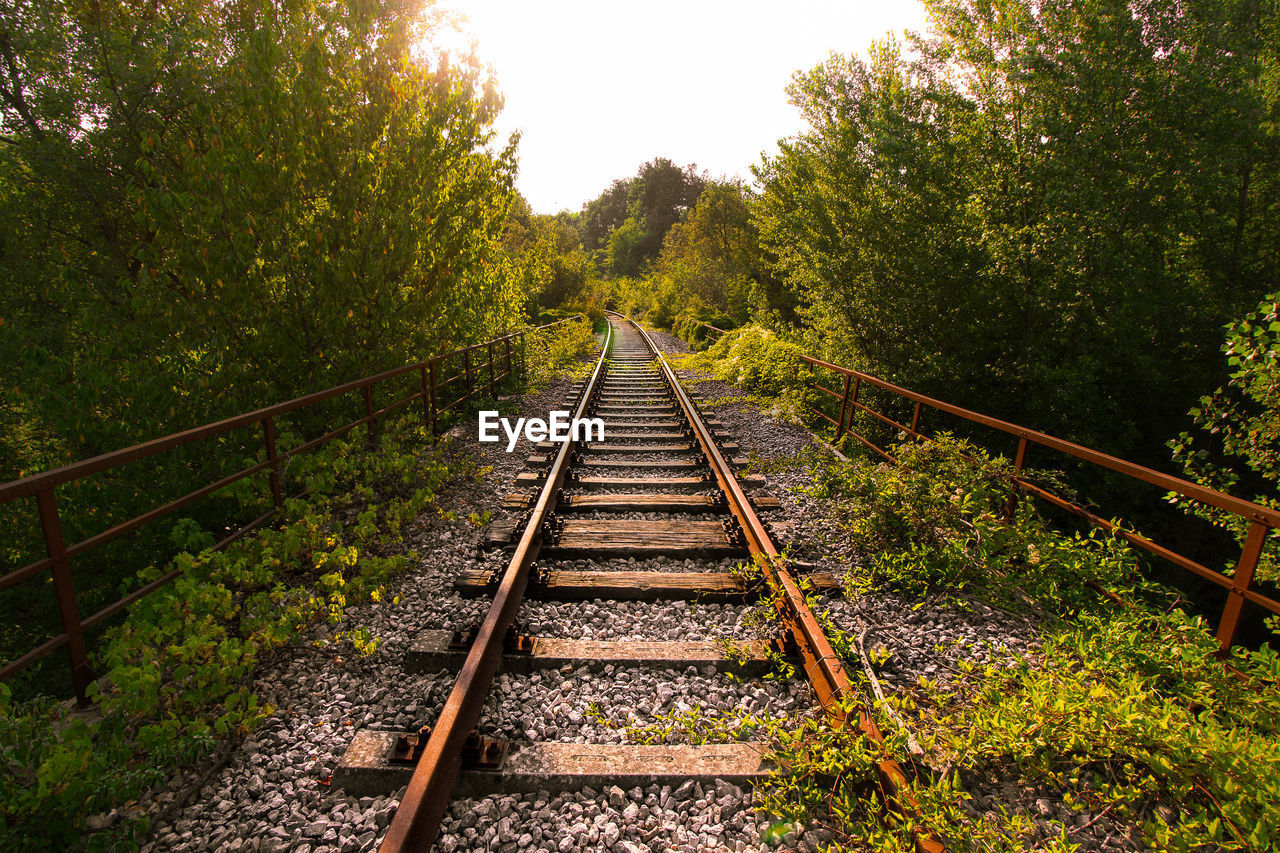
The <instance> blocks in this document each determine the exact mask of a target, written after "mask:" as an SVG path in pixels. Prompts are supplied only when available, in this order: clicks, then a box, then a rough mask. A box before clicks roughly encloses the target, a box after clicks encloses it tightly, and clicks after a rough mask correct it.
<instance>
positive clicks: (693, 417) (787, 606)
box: [636, 325, 946, 853]
mask: <svg viewBox="0 0 1280 853" xmlns="http://www.w3.org/2000/svg"><path fill="white" fill-rule="evenodd" d="M636 330H637V331H639V332H640V334H641V335H643V336H644V339H645V341H647V342H648V344H649V346H650V348H652V349H653V352H654V354H655V355H656V356H657V361H658V364H659V365H661V367H662V371H663V374H664V375H665V376H666V378H667V381H668V382H669V383H670V385H671V387H672V389H673V391H674V393H675V396H676V400H677V402H678V403H679V404H680V407H681V409H682V410H683V411H684V413H685V417H686V418H687V419H688V421H689V423H690V424H691V425H692V426H693V428H694V434H695V435H696V437H697V439H698V443H699V445H701V448H702V452H703V454H704V455H705V456H706V458H707V461H708V462H709V463H710V465H711V470H712V472H713V473H714V474H715V477H716V482H717V484H718V485H719V487H720V488H721V490H722V491H723V492H724V495H725V498H726V499H727V502H728V505H729V509H730V511H731V512H732V513H733V514H734V516H735V517H736V518H737V519H738V522H739V524H741V526H742V530H743V533H744V534H745V538H746V542H747V549H748V550H749V551H750V552H751V556H752V558H753V559H755V562H756V564H757V565H759V566H760V568H761V570H762V571H763V572H764V574H765V577H766V578H767V579H768V582H769V585H770V587H771V588H772V589H773V590H774V591H775V593H776V597H775V599H774V603H775V607H776V609H777V611H778V616H779V617H780V619H781V620H782V624H783V625H784V626H785V627H786V629H787V630H788V631H789V632H790V633H791V635H792V637H794V638H795V641H796V647H797V648H798V649H799V650H800V656H801V658H802V660H803V663H804V672H805V676H806V677H807V678H808V679H809V683H810V684H812V685H813V689H814V693H815V694H816V695H817V697H818V701H819V702H820V703H821V704H822V707H823V709H824V710H825V711H826V712H827V716H828V718H829V719H830V720H831V722H832V724H833V725H836V726H844V725H846V724H847V723H848V718H847V708H848V707H849V700H850V699H851V698H852V697H854V696H855V695H856V694H855V692H854V690H853V686H852V684H851V683H850V681H849V677H848V676H847V675H846V674H845V671H844V667H843V666H842V665H841V663H840V658H839V656H838V655H837V654H836V653H835V650H834V649H832V647H831V641H830V640H828V639H827V635H826V634H825V633H824V632H823V630H822V627H821V626H820V625H819V624H818V620H817V619H816V618H815V617H814V615H813V611H811V610H810V609H809V605H808V604H807V603H806V601H805V596H804V592H803V591H802V590H801V588H800V585H799V584H798V583H797V582H796V579H795V578H794V577H793V576H792V574H791V573H790V572H789V571H788V570H787V567H786V562H785V561H784V560H783V559H782V554H781V552H780V551H779V550H778V547H777V546H776V545H775V544H774V542H773V540H772V539H771V538H770V536H769V533H768V531H767V530H766V529H765V526H764V523H763V522H761V521H760V518H759V516H757V515H756V513H755V510H753V509H752V508H751V501H750V500H749V499H748V498H747V495H746V493H745V492H744V491H743V490H742V486H741V485H740V484H739V483H738V480H737V478H736V477H735V476H734V475H733V469H732V468H731V467H730V465H729V463H728V462H727V461H726V460H725V458H724V455H723V454H722V453H721V452H720V448H718V447H717V446H716V443H715V439H714V438H713V437H712V435H711V432H710V431H709V430H708V429H707V427H706V424H704V423H703V421H702V418H701V417H699V416H698V414H697V410H696V408H695V407H694V405H693V402H692V400H690V399H689V395H688V394H687V393H686V392H685V390H684V388H683V387H682V386H681V385H680V383H679V381H678V380H677V379H676V376H675V374H674V373H673V372H672V370H671V367H670V365H668V364H667V361H666V359H665V358H663V357H662V354H661V351H660V350H659V349H658V348H657V347H656V346H655V345H654V343H653V341H652V340H651V339H650V338H649V335H648V333H647V332H645V331H644V329H642V328H640V326H639V325H636ZM858 729H859V730H860V731H861V732H862V734H863V735H864V736H866V737H867V738H869V739H870V740H871V741H872V742H874V743H878V744H883V743H884V734H883V733H882V732H881V731H880V727H879V726H878V725H877V724H876V721H875V718H874V717H872V715H871V714H870V713H868V711H867V710H866V708H865V707H863V708H860V710H859V712H858ZM876 772H877V776H878V777H879V781H880V786H881V789H882V790H883V791H884V793H885V795H886V796H887V797H888V798H890V799H892V800H894V801H896V802H898V803H899V804H900V806H901V807H902V808H903V810H904V811H905V812H907V813H910V812H912V811H915V810H917V804H916V802H915V800H914V797H913V796H912V794H911V792H910V782H909V781H908V779H907V775H906V773H905V772H904V771H903V769H902V765H901V764H899V763H898V762H897V761H895V760H894V759H892V758H884V759H881V760H880V761H879V762H877V765H876ZM915 845H916V850H917V851H920V853H943V851H945V850H946V848H945V847H944V846H943V844H942V843H941V842H940V841H939V840H938V839H936V838H934V837H932V836H930V835H926V834H923V833H915Z"/></svg>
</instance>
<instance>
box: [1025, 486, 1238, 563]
mask: <svg viewBox="0 0 1280 853" xmlns="http://www.w3.org/2000/svg"><path fill="white" fill-rule="evenodd" d="M1013 481H1014V482H1015V483H1017V484H1018V487H1019V488H1021V489H1024V490H1025V491H1028V492H1030V493H1031V494H1033V495H1035V496H1036V497H1038V498H1041V499H1043V500H1046V501H1048V502H1049V503H1051V504H1053V505H1054V506H1056V507H1058V508H1060V509H1064V510H1066V511H1067V512H1070V513H1073V514H1075V515H1078V516H1080V517H1081V518H1083V519H1085V520H1086V521H1088V522H1089V523H1090V524H1092V525H1093V526H1095V527H1100V528H1102V529H1103V530H1105V531H1107V532H1108V533H1110V534H1112V535H1114V536H1119V537H1120V538H1122V539H1124V540H1125V541H1126V542H1128V543H1129V544H1131V545H1136V546H1137V547H1139V548H1142V549H1143V550H1144V551H1150V552H1151V553H1152V554H1155V555H1156V556H1158V557H1163V558H1164V559H1166V560H1168V561H1169V562H1171V563H1173V564H1174V565H1176V566H1179V567H1181V568H1183V569H1186V570H1187V571H1189V572H1194V573H1195V574H1197V575H1199V576H1200V577H1202V578H1204V579H1205V580H1208V581H1211V582H1213V583H1216V584H1217V585H1218V586H1222V587H1230V586H1231V579H1230V578H1228V577H1227V576H1226V575H1224V574H1223V573H1222V572H1218V571H1214V570H1213V569H1211V568H1209V567H1208V566H1205V565H1202V564H1200V563H1197V562H1196V561H1195V560H1192V559H1189V558H1187V557H1184V556H1182V555H1181V554H1179V553H1177V552H1176V551H1170V550H1169V549H1168V548H1166V547H1164V546H1163V545H1160V544H1157V543H1155V542H1153V541H1151V540H1150V539H1148V538H1147V537H1145V536H1142V535H1141V534H1138V533H1134V532H1133V531H1131V530H1126V529H1125V528H1123V527H1121V526H1120V525H1118V524H1115V523H1114V522H1111V521H1108V520H1107V519H1105V518H1103V517H1102V516H1100V515H1096V514H1094V513H1092V512H1089V510H1087V509H1085V508H1084V507H1082V506H1080V505H1079V504H1075V503H1072V502H1071V501H1069V500H1066V499H1065V498H1060V497H1058V496H1057V495H1055V494H1053V493H1052V492H1049V491H1047V490H1045V489H1042V488H1040V487H1039V486H1037V485H1034V484H1033V483H1029V482H1027V481H1026V480H1024V479H1022V478H1021V477H1014V478H1013Z"/></svg>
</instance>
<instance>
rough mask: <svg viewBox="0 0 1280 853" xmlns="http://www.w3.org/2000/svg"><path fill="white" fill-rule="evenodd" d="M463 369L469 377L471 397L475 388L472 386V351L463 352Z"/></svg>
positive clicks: (468, 386)
mask: <svg viewBox="0 0 1280 853" xmlns="http://www.w3.org/2000/svg"><path fill="white" fill-rule="evenodd" d="M462 369H463V371H464V372H465V373H466V375H467V380H466V382H467V394H468V395H470V394H471V391H472V390H473V386H472V384H471V350H469V349H467V350H463V351H462Z"/></svg>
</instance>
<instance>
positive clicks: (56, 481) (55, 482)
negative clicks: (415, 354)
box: [0, 314, 582, 705]
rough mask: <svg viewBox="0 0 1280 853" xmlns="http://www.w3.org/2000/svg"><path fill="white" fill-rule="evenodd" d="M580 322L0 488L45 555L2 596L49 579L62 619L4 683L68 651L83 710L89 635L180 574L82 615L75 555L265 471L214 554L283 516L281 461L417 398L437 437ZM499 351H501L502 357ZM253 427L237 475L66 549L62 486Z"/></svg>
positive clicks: (5, 673) (2, 672)
mask: <svg viewBox="0 0 1280 853" xmlns="http://www.w3.org/2000/svg"><path fill="white" fill-rule="evenodd" d="M581 316H582V315H580V314H579V315H576V316H574V317H567V318H565V319H563V320H557V321H556V322H554V323H548V324H546V325H544V326H537V327H535V328H532V329H528V330H525V331H520V332H515V333H513V334H509V335H505V336H503V337H499V338H494V339H493V340H489V341H484V342H482V343H478V344H472V345H471V346H467V347H462V348H460V349H454V350H450V351H449V352H445V353H441V354H440V355H437V356H433V357H432V358H429V359H426V360H424V361H419V362H415V363H413V364H407V365H404V366H402V367H397V368H393V369H391V370H386V371H383V372H381V373H377V374H374V375H372V376H366V377H364V378H362V379H356V380H353V381H351V382H346V383H343V384H341V385H336V386H334V387H332V388H328V389H326V390H323V391H317V392H315V393H313V394H307V395H305V396H302V397H297V398H295V399H292V400H288V401H286V402H283V403H277V404H275V405H273V406H267V407H265V408H261V409H257V410H255V411H252V412H246V413H245V414H241V415H236V416H234V417H230V418H225V419H223V420H220V421H216V422H214V423H210V424H205V425H203V426H198V427H193V428H192V429H188V430H184V431H182V432H178V433H173V434H171V435H166V436H162V437H160V438H155V439H152V440H150V441H146V442H143V443H141V444H136V445H134V446H132V447H126V448H123V449H121V450H115V451H112V452H110V453H104V454H102V455H100V456H96V457H93V458H91V459H85V460H81V461H79V462H74V463H72V464H70V465H64V466H62V467H60V468H55V469H52V470H49V471H44V472H41V473H38V474H32V475H30V476H27V477H22V478H20V479H17V480H13V481H10V482H8V483H5V484H3V485H0V504H5V503H8V502H10V501H15V500H20V499H23V498H31V497H34V498H35V500H36V505H37V509H38V513H39V518H40V528H41V535H42V537H43V540H44V546H45V552H46V556H45V557H44V558H42V559H38V560H35V561H33V562H31V563H28V564H27V565H25V566H23V567H22V568H20V569H16V570H14V571H11V572H8V573H6V574H4V575H3V576H0V592H3V591H4V590H6V589H8V588H10V587H12V586H14V585H16V584H19V583H22V582H23V581H27V580H30V579H33V578H37V577H39V576H41V575H45V574H46V573H49V575H50V576H51V579H52V582H53V588H54V594H55V596H56V598H57V605H58V612H59V616H60V617H61V623H62V632H61V633H60V634H57V635H55V636H54V637H52V638H50V639H48V640H46V641H45V642H43V643H41V644H40V645H38V646H36V647H35V648H34V649H31V650H30V651H28V652H27V653H26V654H23V655H21V656H20V657H18V658H15V659H14V660H11V661H8V662H6V663H5V664H4V666H3V667H2V668H0V681H5V680H7V679H9V678H10V677H12V676H13V675H16V674H17V673H18V672H21V671H22V670H24V669H26V668H27V667H29V666H31V665H32V664H33V663H35V662H36V661H38V660H40V659H42V658H44V657H46V656H48V655H50V654H52V653H53V652H55V651H57V650H58V649H60V648H62V647H64V646H65V647H66V648H67V654H68V658H69V663H70V666H71V677H72V682H73V685H74V687H75V692H76V699H77V702H79V703H80V704H81V705H85V704H87V703H88V697H87V694H86V690H87V688H88V686H89V684H90V683H91V682H92V681H93V679H94V673H93V670H92V668H91V666H90V664H89V657H88V649H87V646H86V643H85V636H84V635H85V632H86V631H88V630H90V629H92V628H94V627H95V626H98V625H100V624H102V623H103V622H105V621H106V620H108V619H110V618H111V617H112V616H115V615H116V614H118V613H120V612H121V611H123V610H124V609H125V608H127V607H128V606H129V605H131V604H133V603H134V602H135V601H137V600H139V599H140V598H143V597H144V596H146V595H148V594H150V593H152V592H154V591H155V590H157V589H159V588H160V587H162V586H165V585H166V584H168V583H171V582H172V581H174V580H175V579H176V578H177V577H178V576H179V575H180V574H181V572H180V571H179V570H172V571H169V572H168V573H166V574H164V575H162V576H161V577H159V578H157V579H156V580H154V581H152V582H150V583H148V584H146V585H145V586H142V587H140V588H139V589H136V590H134V591H132V592H130V593H129V594H127V595H124V596H123V597H121V598H119V599H117V600H116V601H114V602H112V603H111V604H108V605H107V606H105V607H103V608H101V609H100V610H98V611H97V612H96V613H93V614H92V615H90V616H84V617H82V616H81V615H80V608H79V603H78V601H77V595H76V588H75V584H74V582H73V580H72V575H71V560H72V559H74V558H77V557H80V556H82V555H84V554H86V553H87V552H89V551H92V550H93V549H95V548H99V547H101V546H103V545H105V544H107V543H108V542H111V541H112V540H115V539H116V538H118V537H120V536H122V535H124V534H126V533H129V532H131V531H134V530H137V529H138V528H140V527H142V526H143V525H144V524H147V523H148V522H151V521H155V520H157V519H159V518H162V517H164V516H167V515H169V514H170V513H172V512H174V511H175V510H178V509H181V508H182V507H184V506H187V505H188V504H191V503H192V502H194V501H196V500H198V499H200V498H202V497H206V496H208V495H211V494H213V493H214V492H217V491H219V490H221V489H224V488H226V487H228V486H230V485H232V484H233V483H236V482H239V481H241V480H244V479H245V478H247V477H251V476H253V475H254V474H259V473H263V472H265V473H266V475H267V478H268V481H269V486H270V491H271V499H272V505H271V507H270V508H269V509H267V511H266V512H264V513H263V514H261V515H260V516H258V517H257V518H255V519H253V520H252V521H250V522H249V523H248V524H245V525H244V526H242V527H240V528H239V529H238V530H236V531H235V532H233V533H231V534H230V535H228V536H226V537H225V538H223V539H222V540H221V541H219V542H218V543H216V544H215V545H214V546H212V550H221V549H223V548H225V547H227V546H228V545H230V544H231V543H232V542H235V541H236V540H237V539H239V538H241V537H242V536H244V535H246V534H247V533H250V532H251V531H253V530H255V529H257V528H258V527H260V526H261V525H263V524H264V523H266V522H267V521H269V520H271V518H272V517H274V516H275V515H276V514H277V513H278V512H279V510H280V509H281V507H282V506H283V505H284V493H283V488H282V480H283V476H282V475H283V470H284V469H283V465H284V463H285V461H286V460H288V459H289V458H290V457H293V456H297V455H299V454H302V453H306V452H307V451H310V450H314V449H315V448H317V447H319V446H320V445H322V444H325V443H326V442H329V441H331V440H333V439H335V438H337V437H339V436H341V435H345V434H346V433H348V432H350V431H352V430H354V429H356V428H357V427H360V426H365V427H366V428H367V429H368V431H369V439H370V441H371V442H376V441H377V438H378V420H379V419H380V418H384V417H386V416H387V415H390V414H391V413H392V412H395V411H397V410H399V409H401V408H403V407H405V406H407V405H409V404H411V403H413V402H415V401H421V403H422V418H423V423H424V425H426V426H427V427H428V428H429V429H430V430H431V433H432V435H433V436H434V435H438V434H439V425H440V417H441V416H442V415H444V414H445V413H447V412H450V411H452V410H455V409H457V408H458V407H460V406H462V405H463V404H465V403H466V402H467V401H469V400H471V399H473V398H475V397H476V396H477V395H478V394H480V393H482V392H484V391H486V390H487V391H489V392H490V393H496V388H497V387H498V384H499V383H501V382H502V381H503V380H505V379H506V378H507V377H509V376H511V375H512V373H513V372H515V370H516V369H517V366H518V368H519V369H520V370H524V369H525V368H526V367H527V353H526V352H525V350H526V348H527V343H528V337H527V336H528V335H531V334H533V333H536V332H540V331H543V330H545V329H549V328H551V327H553V326H558V325H560V324H561V323H566V322H569V321H570V320H574V319H578V318H580V317H581ZM499 350H501V351H500V352H499ZM482 352H483V353H485V354H486V355H487V360H485V361H483V362H480V361H478V359H479V358H480V355H479V354H480V353H482ZM517 362H518V365H517ZM451 371H452V373H451ZM415 372H416V373H418V374H419V376H420V381H421V388H420V390H417V391H415V392H413V393H412V394H409V395H408V396H405V397H402V398H401V399H398V400H395V401H393V402H391V403H388V404H387V405H385V406H383V407H381V408H378V409H375V408H374V397H373V391H374V388H375V387H376V386H378V385H379V384H381V383H383V382H386V381H388V380H391V379H395V378H398V377H401V376H405V375H408V374H413V373H415ZM354 393H358V394H360V396H361V397H362V398H363V402H364V412H365V414H364V416H363V417H360V418H357V419H356V420H354V421H352V422H350V423H347V424H344V425H343V426H339V427H337V428H334V429H331V430H330V431H328V432H326V433H325V434H323V435H320V436H318V437H316V438H313V439H311V440H309V441H306V442H304V443H303V444H300V445H299V446H297V447H294V448H291V449H289V450H287V451H285V452H277V448H276V430H275V425H276V419H277V418H279V417H280V416H281V415H284V414H288V413H290V412H294V411H297V410H299V409H304V408H307V407H310V406H315V405H316V404H318V403H322V402H324V401H326V400H329V399H332V398H334V397H338V396H340V395H343V394H354ZM255 426H260V427H261V431H262V443H263V450H264V451H265V453H264V459H263V460H262V461H260V462H257V463H256V464H253V465H249V466H247V467H244V468H241V469H240V470H239V471H236V472H235V473H233V474H230V475H227V476H225V477H222V478H221V479H218V480H216V481H214V482H212V483H208V484H206V485H204V486H201V487H200V488H198V489H195V490H193V491H191V492H188V493H187V494H185V495H183V496H181V497H179V498H175V499H174V500H171V501H169V502H167V503H165V504H163V505H161V506H158V507H156V508H154V509H151V510H149V511H147V512H144V513H142V514H141V515H138V516H134V517H133V518H131V519H128V520H127V521H122V522H120V523H118V524H115V525H114V526H112V527H110V528H108V529H107V530H103V531H101V532H99V533H97V534H94V535H92V536H89V537H88V538H86V539H83V540H81V541H79V542H75V543H72V544H68V543H67V542H66V540H65V538H64V535H63V525H62V516H61V514H60V512H59V509H58V498H57V491H56V490H57V488H58V487H59V486H61V485H64V484H66V483H70V482H73V481H75V480H79V479H82V478H86V477H90V476H93V475H95V474H100V473H102V472H104V471H109V470H111V469H114V468H118V467H120V466H121V465H124V464H126V463H129V462H135V461H137V460H140V459H146V458H148V457H152V456H156V455H157V454H161V453H165V452H167V451H172V450H174V449H176V448H179V447H183V446H185V445H189V444H193V443H195V442H198V441H202V440H207V439H211V438H214V437H216V436H220V435H223V434H225V433H228V432H230V431H232V430H235V429H241V428H245V427H248V428H253V427H255Z"/></svg>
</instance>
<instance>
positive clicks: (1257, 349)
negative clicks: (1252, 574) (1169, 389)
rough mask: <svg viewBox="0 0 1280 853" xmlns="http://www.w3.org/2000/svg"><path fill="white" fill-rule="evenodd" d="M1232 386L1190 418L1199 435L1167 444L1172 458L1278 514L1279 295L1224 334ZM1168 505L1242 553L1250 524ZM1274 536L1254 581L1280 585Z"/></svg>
mask: <svg viewBox="0 0 1280 853" xmlns="http://www.w3.org/2000/svg"><path fill="white" fill-rule="evenodd" d="M1223 352H1225V353H1226V355H1227V365H1228V368H1229V377H1228V380H1227V384H1226V385H1224V386H1222V387H1221V388H1219V389H1218V390H1217V391H1214V392H1213V394H1211V395H1209V396H1206V397H1202V398H1201V399H1200V404H1199V406H1197V407H1195V408H1193V409H1192V410H1191V416H1192V418H1193V419H1194V420H1195V425H1196V427H1197V428H1198V431H1197V432H1196V433H1194V434H1193V433H1190V432H1184V433H1182V434H1181V435H1179V436H1178V438H1177V440H1176V441H1172V442H1170V445H1169V446H1170V447H1171V448H1172V449H1173V457H1174V459H1175V460H1177V461H1178V462H1181V463H1182V467H1183V470H1184V472H1185V473H1186V475H1187V476H1188V477H1190V478H1191V479H1192V480H1195V481H1196V482H1198V483H1200V484H1202V485H1205V486H1208V487H1210V488H1213V489H1218V490H1219V491H1224V492H1229V493H1234V494H1239V493H1240V492H1241V491H1244V492H1245V493H1246V494H1248V495H1251V498H1252V500H1253V502H1254V503H1257V504H1261V505H1263V506H1269V507H1272V508H1275V509H1280V293H1273V294H1271V295H1270V296H1268V297H1267V298H1266V299H1265V300H1263V302H1262V304H1261V305H1259V306H1258V309H1257V311H1255V312H1254V313H1253V314H1252V315H1251V316H1249V317H1246V318H1244V319H1243V320H1240V321H1239V322H1237V323H1232V324H1230V325H1229V326H1228V327H1227V340H1226V343H1225V344H1224V345H1223ZM1169 500H1170V501H1171V502H1172V503H1175V504H1182V505H1183V507H1184V509H1186V510H1187V511H1188V512H1190V513H1192V514H1194V515H1198V516H1200V517H1201V518H1205V519H1207V520H1209V521H1211V522H1213V523H1214V524H1216V525H1219V526H1220V527H1224V528H1226V529H1228V530H1230V531H1231V532H1232V533H1234V534H1235V537H1236V542H1237V543H1239V544H1240V546H1241V547H1243V546H1244V541H1245V538H1246V537H1247V536H1248V533H1249V520H1248V519H1246V518H1241V517H1240V516H1238V515H1234V514H1232V513H1229V512H1226V511H1224V510H1219V509H1217V508H1215V507H1208V506H1204V505H1203V504H1198V503H1195V502H1193V501H1187V500H1185V499H1182V498H1180V497H1179V496H1177V495H1170V496H1169ZM1277 538H1278V537H1277V534H1276V531H1274V530H1272V531H1271V533H1270V536H1269V539H1270V542H1271V546H1270V547H1269V548H1268V547H1266V546H1264V547H1263V550H1262V556H1261V558H1260V559H1259V561H1258V570H1257V574H1256V577H1257V578H1258V579H1259V580H1269V581H1280V554H1278V553H1277V548H1276V547H1275V543H1276V541H1277Z"/></svg>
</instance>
